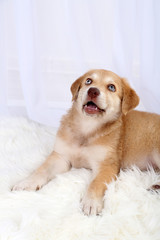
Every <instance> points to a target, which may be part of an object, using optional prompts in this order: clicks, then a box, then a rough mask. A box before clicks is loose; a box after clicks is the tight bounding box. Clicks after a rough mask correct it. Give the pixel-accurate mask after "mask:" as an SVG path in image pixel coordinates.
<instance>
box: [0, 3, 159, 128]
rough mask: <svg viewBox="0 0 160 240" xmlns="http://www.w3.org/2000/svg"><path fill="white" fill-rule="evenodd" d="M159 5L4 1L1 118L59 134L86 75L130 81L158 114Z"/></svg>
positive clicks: (1, 8) (0, 5)
mask: <svg viewBox="0 0 160 240" xmlns="http://www.w3.org/2000/svg"><path fill="white" fill-rule="evenodd" d="M159 12H160V1H159V0H23V1H22V0H14V1H13V0H1V1H0V84H1V86H0V114H1V115H5V114H12V115H13V114H18V115H27V116H28V117H29V118H31V119H33V120H35V121H38V122H41V123H44V124H48V125H52V126H54V127H57V126H58V124H59V120H60V118H61V115H62V114H64V113H65V111H66V109H67V108H69V107H70V105H71V94H70V85H71V83H72V82H73V81H74V80H75V79H76V78H77V77H79V76H80V75H81V74H83V73H84V72H85V71H87V70H89V69H91V68H104V69H108V70H111V71H114V72H116V73H117V74H119V75H120V76H123V77H127V78H128V80H129V82H130V83H131V85H132V86H133V87H134V88H135V89H136V91H137V92H138V94H139V96H140V98H141V105H140V107H139V109H142V110H146V111H151V112H157V113H160V108H159V105H160V83H159V80H160V14H159Z"/></svg>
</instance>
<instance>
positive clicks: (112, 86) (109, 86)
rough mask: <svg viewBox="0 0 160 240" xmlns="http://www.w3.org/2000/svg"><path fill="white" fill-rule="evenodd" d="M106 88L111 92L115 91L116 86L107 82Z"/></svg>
mask: <svg viewBox="0 0 160 240" xmlns="http://www.w3.org/2000/svg"><path fill="white" fill-rule="evenodd" d="M107 88H108V90H109V91H111V92H115V91H116V87H115V86H114V85H113V84H109V85H108V86H107Z"/></svg>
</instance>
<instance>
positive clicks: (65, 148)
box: [55, 138, 109, 169]
mask: <svg viewBox="0 0 160 240" xmlns="http://www.w3.org/2000/svg"><path fill="white" fill-rule="evenodd" d="M55 151H56V152H58V153H59V154H60V155H61V156H62V157H63V158H65V159H66V160H68V161H69V162H70V163H71V165H72V166H73V167H75V168H82V167H84V168H90V169H93V168H95V167H96V165H97V164H98V163H100V162H101V161H104V160H105V158H106V156H107V153H108V152H109V148H108V147H107V146H104V145H97V144H93V143H87V142H84V143H83V142H76V141H75V142H74V141H73V142H72V143H71V142H70V143H69V142H67V141H64V140H62V139H60V138H59V139H57V141H56V144H55Z"/></svg>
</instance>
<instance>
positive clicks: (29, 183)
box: [12, 151, 71, 191]
mask: <svg viewBox="0 0 160 240" xmlns="http://www.w3.org/2000/svg"><path fill="white" fill-rule="evenodd" d="M70 168H71V165H70V163H69V162H68V161H66V160H65V159H63V157H62V156H61V155H60V154H58V153H56V152H55V151H53V152H52V153H51V155H50V156H49V157H48V158H47V159H46V161H45V162H44V163H43V164H42V165H41V166H40V167H39V168H38V169H37V170H35V171H34V172H33V173H32V174H31V175H30V176H29V177H27V178H26V179H24V180H23V181H21V182H19V183H18V184H16V185H15V186H13V188H12V190H13V191H16V190H28V191H32V190H39V189H40V188H41V187H42V186H44V185H45V184H46V183H47V182H48V181H50V180H51V179H52V178H54V177H55V175H57V174H60V173H64V172H67V171H68V170H69V169H70Z"/></svg>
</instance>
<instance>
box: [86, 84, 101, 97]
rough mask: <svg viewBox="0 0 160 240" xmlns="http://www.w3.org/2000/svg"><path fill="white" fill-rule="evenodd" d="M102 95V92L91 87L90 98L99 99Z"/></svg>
mask: <svg viewBox="0 0 160 240" xmlns="http://www.w3.org/2000/svg"><path fill="white" fill-rule="evenodd" d="M99 94H100V91H99V89H98V88H93V87H91V88H90V89H89V90H88V96H89V97H91V98H96V97H98V96H99Z"/></svg>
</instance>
